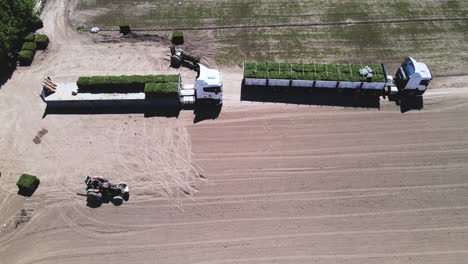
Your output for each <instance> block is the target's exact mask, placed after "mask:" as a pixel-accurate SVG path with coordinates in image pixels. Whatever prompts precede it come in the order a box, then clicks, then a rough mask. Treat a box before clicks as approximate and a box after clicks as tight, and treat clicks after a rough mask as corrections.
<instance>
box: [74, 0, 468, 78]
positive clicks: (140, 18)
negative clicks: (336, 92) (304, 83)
mask: <svg viewBox="0 0 468 264" xmlns="http://www.w3.org/2000/svg"><path fill="white" fill-rule="evenodd" d="M79 8H80V10H81V12H82V14H88V15H89V16H86V18H87V20H85V21H82V20H81V21H77V22H76V25H77V26H84V27H90V26H94V25H97V26H100V27H102V28H105V29H114V30H116V29H117V26H118V25H120V24H130V25H131V26H132V28H137V29H141V30H153V31H154V32H158V30H161V29H170V30H172V29H177V28H181V29H184V30H188V29H190V28H194V27H196V28H199V29H211V30H196V31H189V32H186V34H185V35H186V39H188V40H190V39H191V38H192V39H193V38H195V36H197V35H198V34H201V33H202V32H203V31H207V32H209V33H210V35H212V36H213V37H214V41H212V42H210V45H213V44H216V47H217V52H216V62H217V63H218V64H221V65H240V64H241V63H242V61H244V60H253V61H271V60H278V61H297V62H299V61H301V60H304V61H315V62H318V63H327V62H333V63H360V64H367V63H386V64H392V68H394V67H396V66H397V65H398V63H399V62H400V60H401V58H402V57H404V56H406V55H411V56H413V57H416V58H419V60H421V61H425V62H427V63H428V64H430V65H432V70H433V71H434V72H435V73H436V74H437V75H454V74H462V73H466V72H468V65H467V63H466V62H467V61H468V54H467V53H466V51H467V50H468V46H467V43H468V39H467V34H466V32H467V28H468V2H466V1H436V0H431V1H409V0H406V1H397V2H395V1H390V0H385V1H378V2H375V1H371V0H365V1H345V2H343V1H338V0H333V1H306V0H293V1H289V0H288V1H286V0H274V1H253V2H252V1H247V0H234V1H213V0H205V1H202V2H200V1H196V2H194V1H179V2H177V1H175V2H171V1H161V0H151V1H143V0H139V1H132V2H131V3H129V2H128V1H123V0H118V1H100V0H98V1H90V0H83V1H80V5H79ZM97 10H99V12H97ZM135 14H138V15H135ZM170 33H171V31H168V32H158V34H163V35H167V36H168V37H169V35H170Z"/></svg>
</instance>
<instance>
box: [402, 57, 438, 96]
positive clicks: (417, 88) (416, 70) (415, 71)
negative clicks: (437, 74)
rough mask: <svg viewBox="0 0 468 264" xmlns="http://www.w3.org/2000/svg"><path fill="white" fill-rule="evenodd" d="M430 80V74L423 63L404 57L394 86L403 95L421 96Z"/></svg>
mask: <svg viewBox="0 0 468 264" xmlns="http://www.w3.org/2000/svg"><path fill="white" fill-rule="evenodd" d="M431 80H432V74H431V72H430V70H429V68H428V67H427V65H426V64H425V63H422V62H418V61H416V60H415V59H413V58H411V57H406V58H405V60H404V61H403V63H402V64H401V66H400V68H399V69H398V71H397V73H396V74H395V85H396V86H397V87H398V90H399V91H400V92H401V93H403V94H404V95H414V96H419V95H422V94H423V93H424V92H425V91H426V90H427V87H428V86H429V83H430V82H431Z"/></svg>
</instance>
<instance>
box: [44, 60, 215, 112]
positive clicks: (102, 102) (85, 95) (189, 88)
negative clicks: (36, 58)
mask: <svg viewBox="0 0 468 264" xmlns="http://www.w3.org/2000/svg"><path fill="white" fill-rule="evenodd" d="M161 76H162V77H164V75H152V76H150V77H151V78H155V79H158V77H161ZM166 76H167V75H166ZM96 77H97V78H107V77H109V76H93V77H85V78H96ZM121 77H129V76H118V77H117V78H121ZM130 77H135V76H130ZM136 77H148V76H136ZM162 77H161V78H162ZM170 77H172V78H175V76H174V75H172V76H170ZM176 79H177V82H176V83H173V85H174V87H176V88H175V91H173V92H172V93H171V94H170V95H169V96H164V95H163V96H161V95H159V94H152V93H150V92H148V91H145V90H144V89H141V88H140V89H134V88H133V87H132V85H131V84H130V85H129V84H125V87H124V89H118V90H115V91H113V90H112V89H107V88H106V87H105V85H101V86H102V87H104V88H105V89H100V88H99V87H98V88H97V89H95V90H93V89H89V88H86V87H81V88H80V82H79V81H77V82H73V83H54V82H53V81H52V80H51V79H50V78H46V79H44V81H43V84H42V89H41V91H40V96H41V98H42V100H43V101H44V102H45V103H46V104H47V108H49V109H64V110H66V109H79V108H81V109H111V108H113V109H119V108H128V109H147V110H151V109H160V108H173V109H180V110H182V109H195V108H196V107H197V106H198V105H202V104H203V105H206V104H208V105H213V106H215V107H214V109H215V110H213V111H216V109H217V108H219V109H220V107H221V105H222V102H223V91H222V86H223V83H222V82H223V80H222V75H221V72H220V71H219V70H215V69H208V68H206V67H205V66H203V65H200V72H199V73H198V76H197V78H196V80H195V83H194V84H186V85H184V84H183V83H182V78H181V76H180V74H179V75H177V77H176ZM149 82H150V83H151V81H149ZM110 86H111V85H110ZM102 87H101V88H102ZM85 88H86V89H85ZM204 109H206V107H204Z"/></svg>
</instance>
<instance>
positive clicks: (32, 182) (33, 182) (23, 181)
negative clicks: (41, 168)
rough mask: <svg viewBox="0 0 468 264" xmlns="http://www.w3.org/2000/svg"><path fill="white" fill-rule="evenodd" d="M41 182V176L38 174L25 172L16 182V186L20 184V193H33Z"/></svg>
mask: <svg viewBox="0 0 468 264" xmlns="http://www.w3.org/2000/svg"><path fill="white" fill-rule="evenodd" d="M39 183H40V181H39V178H37V177H36V176H33V175H29V174H23V175H21V176H20V177H19V179H18V181H17V182H16V186H18V188H19V191H20V193H23V194H26V195H31V194H32V193H34V191H35V190H36V189H37V187H38V186H39Z"/></svg>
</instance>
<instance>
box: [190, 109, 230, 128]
mask: <svg viewBox="0 0 468 264" xmlns="http://www.w3.org/2000/svg"><path fill="white" fill-rule="evenodd" d="M222 108H223V105H197V106H195V108H194V110H193V113H194V114H195V118H194V119H193V123H194V124H196V123H200V122H202V121H205V120H210V119H211V120H214V119H216V118H218V117H219V114H220V113H221V109H222Z"/></svg>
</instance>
